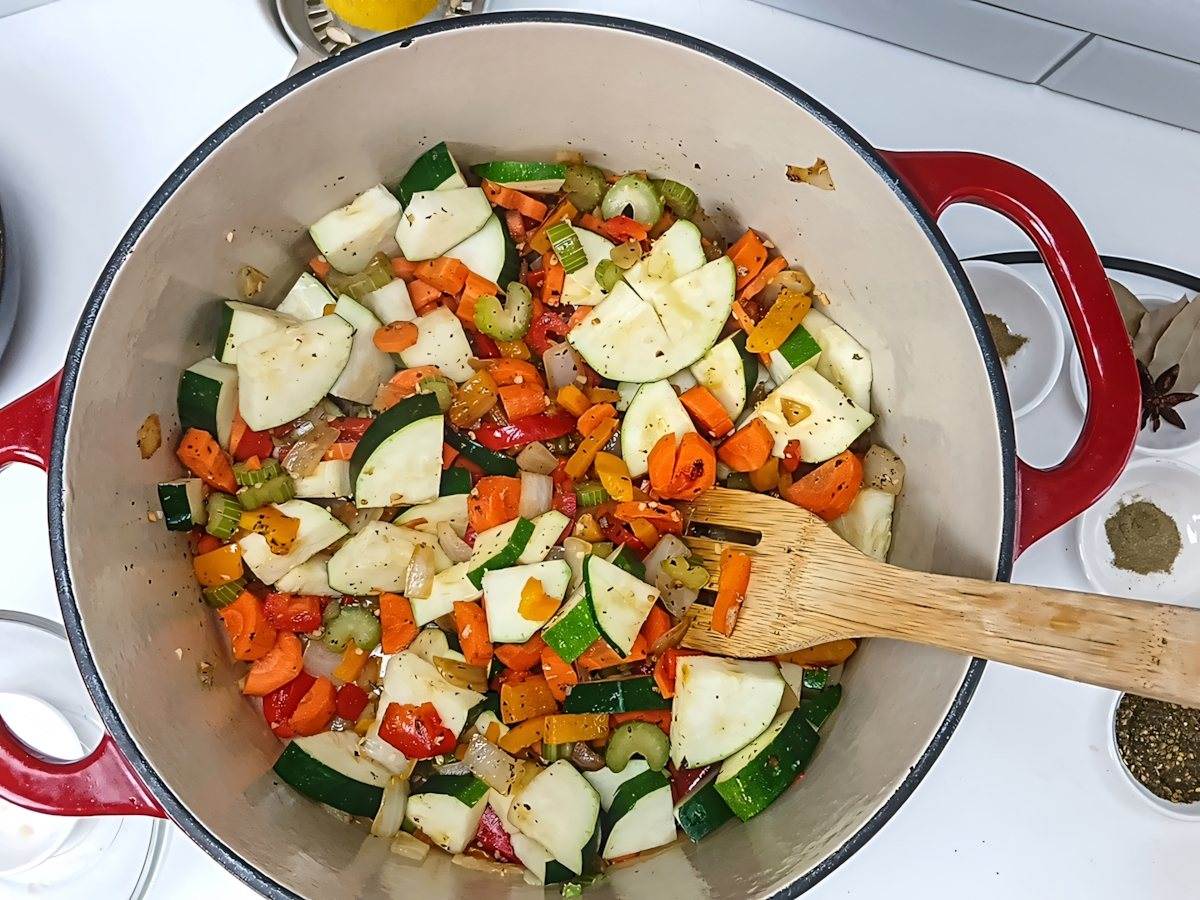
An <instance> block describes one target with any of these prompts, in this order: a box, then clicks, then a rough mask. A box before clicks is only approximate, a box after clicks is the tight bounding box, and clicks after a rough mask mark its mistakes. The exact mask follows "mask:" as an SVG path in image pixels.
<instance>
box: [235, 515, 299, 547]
mask: <svg viewBox="0 0 1200 900" xmlns="http://www.w3.org/2000/svg"><path fill="white" fill-rule="evenodd" d="M238 525H239V526H240V527H241V528H242V530H243V531H253V532H254V533H256V534H261V535H262V536H263V537H265V538H266V539H267V546H268V547H269V548H270V550H271V552H272V553H274V554H275V555H276V556H283V555H285V554H287V553H290V552H291V549H292V544H293V543H294V542H295V540H296V535H297V534H299V533H300V520H299V519H293V518H292V517H291V516H289V515H286V514H285V513H282V512H280V511H279V510H278V509H277V508H276V507H274V506H262V507H259V508H258V509H248V510H246V511H245V512H244V513H242V517H241V518H240V519H239V520H238Z"/></svg>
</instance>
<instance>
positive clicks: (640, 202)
mask: <svg viewBox="0 0 1200 900" xmlns="http://www.w3.org/2000/svg"><path fill="white" fill-rule="evenodd" d="M627 211H628V212H629V213H632V218H633V219H634V220H635V221H637V222H639V223H641V224H642V225H645V226H646V227H647V228H648V227H650V226H651V225H653V224H654V223H655V222H657V221H658V219H659V216H661V215H662V211H663V202H662V198H661V197H659V196H658V191H656V190H655V189H654V186H653V185H651V184H650V182H648V181H647V180H646V179H645V178H642V177H641V176H640V175H625V176H623V177H621V178H619V179H617V183H616V184H614V185H613V186H612V187H610V188H609V189H608V193H606V194H605V195H604V201H603V202H602V203H601V204H600V212H601V214H602V215H603V216H604V218H606V219H611V218H612V217H613V216H623V215H626V213H627Z"/></svg>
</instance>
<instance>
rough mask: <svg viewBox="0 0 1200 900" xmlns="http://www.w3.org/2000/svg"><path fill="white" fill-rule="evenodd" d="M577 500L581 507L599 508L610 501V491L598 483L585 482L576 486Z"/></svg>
mask: <svg viewBox="0 0 1200 900" xmlns="http://www.w3.org/2000/svg"><path fill="white" fill-rule="evenodd" d="M575 499H577V500H578V501H579V505H580V506H599V505H600V504H601V503H603V502H604V501H605V500H607V499H608V491H606V490H605V489H604V485H602V484H601V483H600V482H598V481H584V482H580V483H579V484H577V485H575Z"/></svg>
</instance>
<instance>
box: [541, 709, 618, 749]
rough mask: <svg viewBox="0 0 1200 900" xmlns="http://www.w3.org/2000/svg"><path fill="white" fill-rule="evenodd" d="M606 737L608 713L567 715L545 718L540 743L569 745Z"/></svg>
mask: <svg viewBox="0 0 1200 900" xmlns="http://www.w3.org/2000/svg"><path fill="white" fill-rule="evenodd" d="M607 737H608V713H567V714H564V715H559V716H546V719H545V721H544V722H543V723H542V743H544V744H569V743H574V742H575V741H595V740H599V739H601V738H607Z"/></svg>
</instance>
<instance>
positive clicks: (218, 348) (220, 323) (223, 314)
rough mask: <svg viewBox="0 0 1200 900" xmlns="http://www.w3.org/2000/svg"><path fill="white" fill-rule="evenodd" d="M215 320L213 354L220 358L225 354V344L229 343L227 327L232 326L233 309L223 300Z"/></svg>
mask: <svg viewBox="0 0 1200 900" xmlns="http://www.w3.org/2000/svg"><path fill="white" fill-rule="evenodd" d="M218 315H219V316H220V318H219V319H218V320H217V340H216V343H214V344H213V356H214V357H216V358H217V359H220V358H221V357H222V356H224V355H225V345H226V344H227V343H229V329H230V328H231V327H232V326H233V310H232V309H230V308H229V305H228V304H227V303H225V302H224V301H222V302H221V311H220V313H219V314H218Z"/></svg>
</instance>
